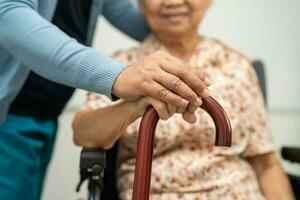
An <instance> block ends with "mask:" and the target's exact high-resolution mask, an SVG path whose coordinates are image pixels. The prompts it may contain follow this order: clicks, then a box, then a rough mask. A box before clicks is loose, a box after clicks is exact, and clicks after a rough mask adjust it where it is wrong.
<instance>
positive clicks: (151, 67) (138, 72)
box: [113, 51, 210, 119]
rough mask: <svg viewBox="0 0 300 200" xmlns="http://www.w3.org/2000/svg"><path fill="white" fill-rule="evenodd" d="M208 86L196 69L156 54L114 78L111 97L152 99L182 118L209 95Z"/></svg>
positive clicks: (192, 111)
mask: <svg viewBox="0 0 300 200" xmlns="http://www.w3.org/2000/svg"><path fill="white" fill-rule="evenodd" d="M209 84H210V81H209V79H208V78H207V76H206V75H205V73H203V72H201V71H200V70H199V69H197V68H196V67H192V66H190V65H189V64H187V63H185V62H183V61H182V60H180V59H178V58H175V57H173V56H171V55H169V54H167V53H165V52H162V51H157V52H154V53H152V54H150V55H148V56H146V57H144V58H143V59H142V60H141V61H139V62H137V63H135V64H133V65H130V66H128V67H127V68H126V69H125V70H124V71H123V72H122V73H121V74H120V75H119V76H118V78H117V80H116V82H115V84H114V86H113V94H114V95H115V96H117V97H119V98H123V99H125V100H137V99H139V98H141V97H144V96H151V97H154V98H155V99H158V100H161V101H163V102H166V103H167V104H170V105H173V106H175V107H176V108H178V109H177V110H178V112H180V113H183V117H184V119H186V118H189V117H190V116H191V115H193V113H194V112H195V110H196V109H197V107H199V106H200V105H201V103H202V101H201V97H207V96H209V93H208V90H207V89H206V88H207V86H209Z"/></svg>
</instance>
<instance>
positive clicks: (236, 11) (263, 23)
mask: <svg viewBox="0 0 300 200" xmlns="http://www.w3.org/2000/svg"><path fill="white" fill-rule="evenodd" d="M299 11H300V1H299V0H288V1H287V0H264V1H262V0H242V1H241V0H226V1H225V0H215V1H214V4H213V6H212V8H211V10H210V11H209V12H208V15H207V16H206V18H205V20H204V22H203V24H202V26H201V29H200V30H199V31H200V33H201V34H204V35H206V36H209V37H214V38H217V39H219V40H221V41H223V42H225V43H227V44H229V45H230V46H231V47H234V48H235V49H237V50H239V51H241V52H243V53H244V54H246V55H247V56H248V57H250V58H251V59H259V60H262V61H263V62H264V64H265V66H266V70H267V84H268V99H269V117H270V120H271V124H272V130H273V133H274V135H275V137H276V140H277V142H278V144H279V145H280V146H282V145H284V146H298V147H300V78H299V74H300V39H299V36H300V13H299ZM135 45H137V43H136V42H135V41H133V40H131V39H130V38H128V37H126V36H124V35H123V34H121V33H120V32H119V31H118V30H116V29H114V28H113V27H112V26H111V25H110V24H108V23H107V21H106V20H105V19H103V18H102V17H101V18H100V19H99V23H98V30H97V33H96V37H95V40H94V44H93V46H94V47H95V48H96V49H97V50H98V51H101V52H102V53H105V54H107V55H111V54H112V53H113V52H115V51H117V50H120V49H127V48H129V47H132V46H135ZM84 100H85V92H84V91H80V90H78V91H77V92H76V94H75V95H74V96H73V98H72V100H71V102H70V103H69V105H68V106H67V108H66V109H65V112H64V114H63V115H62V116H61V117H60V128H59V132H58V136H57V141H56V147H55V150H54V155H53V159H52V162H51V164H50V166H49V173H48V177H47V180H46V183H45V188H44V194H43V200H54V199H58V200H59V199H85V198H86V194H87V191H86V185H83V187H82V189H81V192H80V193H78V194H77V193H75V187H76V184H77V183H78V181H79V156H80V151H81V149H80V148H78V147H75V145H74V144H73V141H72V130H71V122H72V119H73V117H74V114H75V112H76V111H78V110H79V109H80V107H81V106H82V105H83V102H84ZM284 167H285V169H286V170H287V171H290V172H294V173H296V174H300V168H299V167H298V166H293V165H292V164H289V163H284Z"/></svg>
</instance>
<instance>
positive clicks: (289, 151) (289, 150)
mask: <svg viewBox="0 0 300 200" xmlns="http://www.w3.org/2000/svg"><path fill="white" fill-rule="evenodd" d="M281 155H282V157H283V159H285V160H288V161H291V162H296V163H300V148H296V147H283V148H282V149H281Z"/></svg>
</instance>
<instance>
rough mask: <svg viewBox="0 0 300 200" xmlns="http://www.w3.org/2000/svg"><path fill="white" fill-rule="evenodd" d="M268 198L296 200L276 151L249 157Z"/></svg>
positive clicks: (270, 199) (269, 199)
mask: <svg viewBox="0 0 300 200" xmlns="http://www.w3.org/2000/svg"><path fill="white" fill-rule="evenodd" d="M248 161H249V162H250V164H251V165H252V167H253V168H254V170H255V172H256V175H257V177H258V180H259V184H260V187H261V190H262V192H263V194H264V196H265V197H266V199H268V200H294V199H295V197H294V196H293V192H292V189H291V186H290V183H289V180H288V178H287V176H286V174H285V173H284V171H283V169H282V166H281V164H280V162H279V160H278V158H277V156H276V154H275V153H269V154H263V155H258V156H254V157H250V158H248Z"/></svg>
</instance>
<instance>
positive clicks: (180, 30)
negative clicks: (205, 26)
mask: <svg viewBox="0 0 300 200" xmlns="http://www.w3.org/2000/svg"><path fill="white" fill-rule="evenodd" d="M160 27H161V28H160V29H159V30H157V31H155V30H153V32H155V33H156V34H158V35H164V36H168V37H170V38H168V39H172V37H180V36H186V35H187V33H190V32H194V31H195V32H197V27H192V26H191V23H190V22H177V23H176V22H172V23H162V24H161V26H160Z"/></svg>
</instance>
